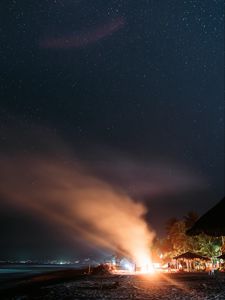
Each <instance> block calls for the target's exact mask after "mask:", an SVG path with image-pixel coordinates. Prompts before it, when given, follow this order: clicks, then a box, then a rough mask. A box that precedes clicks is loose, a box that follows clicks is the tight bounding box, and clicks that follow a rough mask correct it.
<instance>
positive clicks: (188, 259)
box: [174, 252, 210, 272]
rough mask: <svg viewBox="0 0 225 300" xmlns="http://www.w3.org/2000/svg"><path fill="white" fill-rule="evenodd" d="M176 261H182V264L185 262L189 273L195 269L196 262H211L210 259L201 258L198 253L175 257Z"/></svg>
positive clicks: (187, 253)
mask: <svg viewBox="0 0 225 300" xmlns="http://www.w3.org/2000/svg"><path fill="white" fill-rule="evenodd" d="M174 259H176V261H179V260H181V261H182V262H185V263H186V266H187V271H188V272H190V271H191V270H193V269H195V268H194V266H193V263H194V262H196V261H210V259H209V258H208V257H205V256H201V255H199V254H197V253H193V252H185V253H182V254H180V255H177V256H175V257H174ZM182 269H183V268H182Z"/></svg>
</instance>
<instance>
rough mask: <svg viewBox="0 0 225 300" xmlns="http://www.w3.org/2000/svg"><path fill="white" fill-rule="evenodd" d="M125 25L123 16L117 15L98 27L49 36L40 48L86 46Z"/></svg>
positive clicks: (43, 40) (40, 44)
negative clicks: (58, 35)
mask: <svg viewBox="0 0 225 300" xmlns="http://www.w3.org/2000/svg"><path fill="white" fill-rule="evenodd" d="M124 25H125V20H124V18H123V17H117V18H115V19H113V20H109V21H108V22H106V23H103V24H101V25H99V26H97V27H94V28H91V29H89V30H83V31H80V32H77V33H73V34H70V35H63V36H60V37H47V38H44V39H41V40H40V43H39V46H40V48H45V49H77V48H78V49H79V48H84V47H86V46H88V45H90V44H94V43H96V42H97V41H99V40H101V39H104V38H106V37H107V36H110V35H111V34H113V33H114V32H117V31H118V30H120V29H121V28H123V27H124Z"/></svg>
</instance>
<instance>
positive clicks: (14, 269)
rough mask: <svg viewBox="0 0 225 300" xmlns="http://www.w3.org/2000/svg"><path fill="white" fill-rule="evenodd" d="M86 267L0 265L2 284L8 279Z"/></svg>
mask: <svg viewBox="0 0 225 300" xmlns="http://www.w3.org/2000/svg"><path fill="white" fill-rule="evenodd" d="M81 267H84V266H83V265H82V266H81V265H80V264H76V265H26V264H12V265H0V282H2V281H5V280H8V279H17V278H22V277H25V276H30V275H37V274H43V273H47V272H51V271H58V270H65V269H78V268H81Z"/></svg>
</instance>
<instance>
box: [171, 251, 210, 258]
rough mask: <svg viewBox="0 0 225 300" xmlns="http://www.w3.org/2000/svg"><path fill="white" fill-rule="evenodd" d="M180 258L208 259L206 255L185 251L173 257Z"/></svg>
mask: <svg viewBox="0 0 225 300" xmlns="http://www.w3.org/2000/svg"><path fill="white" fill-rule="evenodd" d="M180 258H185V259H194V258H199V259H203V260H210V259H209V258H208V257H205V256H201V255H199V254H197V253H192V252H185V253H182V254H180V255H178V256H175V257H174V259H180Z"/></svg>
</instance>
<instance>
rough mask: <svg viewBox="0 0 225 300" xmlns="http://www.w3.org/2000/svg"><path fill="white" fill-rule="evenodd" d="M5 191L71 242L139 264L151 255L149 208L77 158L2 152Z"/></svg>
mask: <svg viewBox="0 0 225 300" xmlns="http://www.w3.org/2000/svg"><path fill="white" fill-rule="evenodd" d="M12 157H13V158H12ZM0 191H1V194H2V196H3V198H4V199H7V201H8V202H9V203H10V204H12V205H14V206H15V205H16V206H18V207H20V208H21V209H23V210H27V211H29V212H31V213H32V214H35V215H36V216H38V217H39V218H43V219H45V220H48V221H50V222H52V223H53V224H55V226H58V227H62V228H63V229H65V230H66V231H67V232H68V233H70V234H71V238H74V237H76V236H79V237H82V238H83V239H85V240H86V241H88V242H89V243H90V244H94V245H97V246H100V247H102V248H104V249H110V250H112V251H118V250H119V251H120V252H121V254H126V255H129V256H130V257H132V258H133V259H134V260H136V261H137V263H141V261H142V259H143V258H144V259H146V258H147V257H148V256H149V249H150V244H151V241H152V239H153V237H154V233H153V231H151V230H149V228H148V226H147V224H146V222H145V221H144V218H143V217H144V215H145V213H146V209H145V207H144V205H143V204H141V203H138V202H136V201H134V200H133V199H132V198H130V197H129V196H128V195H126V194H125V193H124V192H123V191H122V190H119V189H116V188H115V187H112V186H111V185H109V184H108V183H106V182H104V180H100V179H98V178H97V177H95V176H93V175H91V173H90V171H88V170H87V168H84V167H83V166H82V165H81V164H78V163H74V159H73V160H72V159H67V160H65V159H64V160H63V159H60V158H59V157H56V156H53V155H49V154H48V155H43V154H42V155H41V156H40V155H39V156H38V155H34V154H33V155H26V156H24V155H19V154H18V155H13V156H11V157H9V156H6V155H3V154H2V155H1V156H0Z"/></svg>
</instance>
